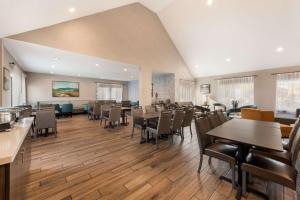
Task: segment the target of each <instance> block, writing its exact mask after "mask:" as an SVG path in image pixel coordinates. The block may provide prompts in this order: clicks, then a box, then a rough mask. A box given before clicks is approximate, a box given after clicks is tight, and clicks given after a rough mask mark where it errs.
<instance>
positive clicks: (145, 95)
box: [139, 67, 152, 108]
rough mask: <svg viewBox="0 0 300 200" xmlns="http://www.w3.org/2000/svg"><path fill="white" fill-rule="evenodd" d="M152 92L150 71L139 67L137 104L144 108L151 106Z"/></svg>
mask: <svg viewBox="0 0 300 200" xmlns="http://www.w3.org/2000/svg"><path fill="white" fill-rule="evenodd" d="M151 90H152V70H151V69H149V68H147V67H141V68H140V71H139V103H140V106H142V107H143V108H144V106H145V105H151V99H152V97H151Z"/></svg>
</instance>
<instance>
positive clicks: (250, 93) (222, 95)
mask: <svg viewBox="0 0 300 200" xmlns="http://www.w3.org/2000/svg"><path fill="white" fill-rule="evenodd" d="M233 100H237V101H238V102H239V104H238V106H239V107H240V106H245V105H253V104H254V76H250V77H241V78H231V79H220V80H217V101H218V102H220V103H222V104H225V105H226V106H227V107H232V101H233Z"/></svg>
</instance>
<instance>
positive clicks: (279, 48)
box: [276, 47, 284, 52]
mask: <svg viewBox="0 0 300 200" xmlns="http://www.w3.org/2000/svg"><path fill="white" fill-rule="evenodd" d="M283 50H284V49H283V47H277V48H276V51H277V52H282V51H283Z"/></svg>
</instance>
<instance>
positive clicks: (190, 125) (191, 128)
mask: <svg viewBox="0 0 300 200" xmlns="http://www.w3.org/2000/svg"><path fill="white" fill-rule="evenodd" d="M190 132H191V137H193V133H192V125H190Z"/></svg>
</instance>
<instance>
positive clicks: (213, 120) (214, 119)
mask: <svg viewBox="0 0 300 200" xmlns="http://www.w3.org/2000/svg"><path fill="white" fill-rule="evenodd" d="M207 117H208V120H209V123H210V125H211V127H212V128H216V127H217V126H220V125H221V124H222V122H221V121H220V119H219V117H218V115H217V114H216V113H214V112H213V113H210V114H208V115H207Z"/></svg>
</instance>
